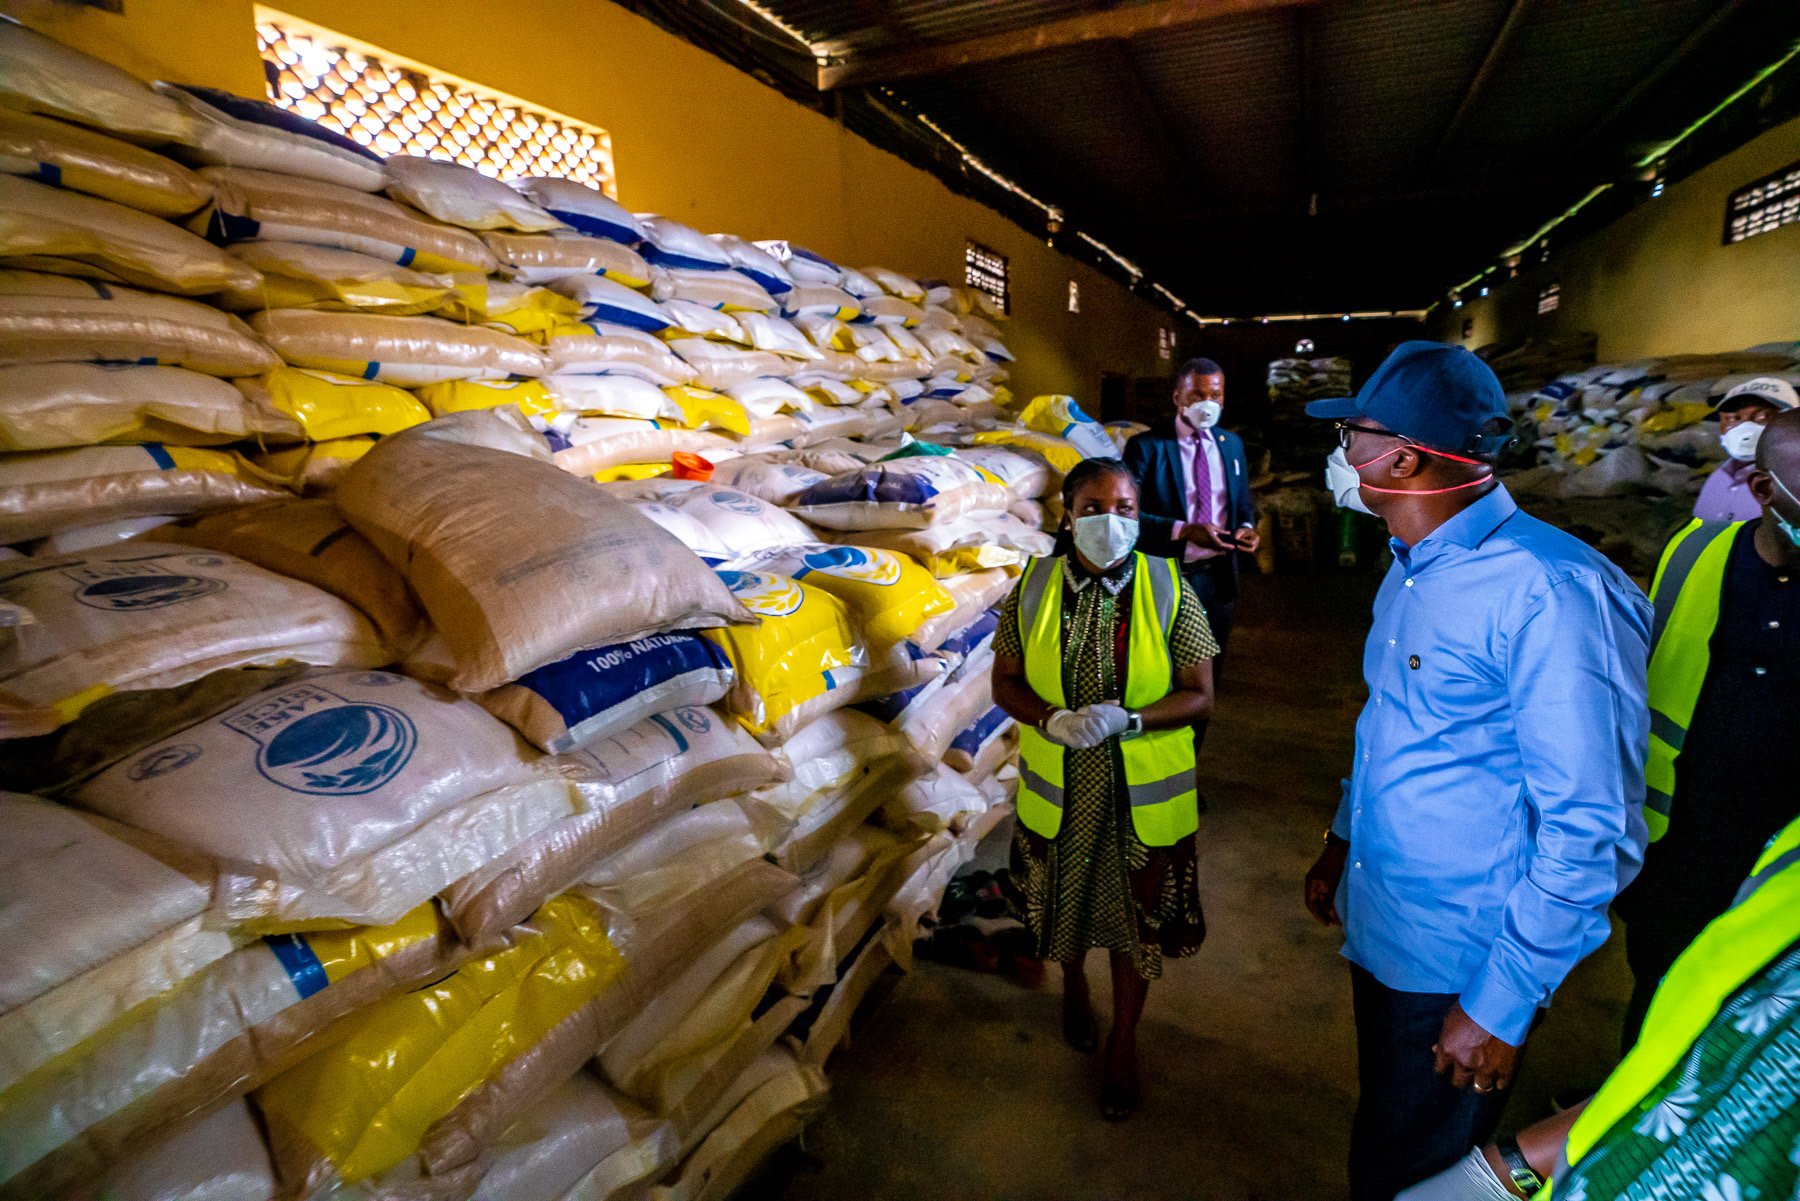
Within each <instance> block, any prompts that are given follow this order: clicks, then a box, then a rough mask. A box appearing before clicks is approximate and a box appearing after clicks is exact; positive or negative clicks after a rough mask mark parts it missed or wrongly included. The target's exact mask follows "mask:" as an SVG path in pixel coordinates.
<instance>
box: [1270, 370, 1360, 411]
mask: <svg viewBox="0 0 1800 1201" xmlns="http://www.w3.org/2000/svg"><path fill="white" fill-rule="evenodd" d="M1352 391H1354V389H1352V388H1351V386H1350V360H1349V359H1345V358H1336V357H1332V358H1322V359H1276V360H1274V361H1273V362H1271V363H1270V364H1269V399H1270V400H1272V401H1274V402H1275V406H1276V408H1278V409H1293V408H1297V407H1298V406H1300V405H1302V404H1304V403H1305V402H1307V401H1309V400H1317V399H1319V398H1320V397H1322V396H1348V395H1350V394H1351V392H1352Z"/></svg>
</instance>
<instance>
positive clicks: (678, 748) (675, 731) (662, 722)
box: [650, 713, 688, 755]
mask: <svg viewBox="0 0 1800 1201" xmlns="http://www.w3.org/2000/svg"><path fill="white" fill-rule="evenodd" d="M650 720H651V721H653V722H655V723H656V724H657V725H659V726H661V727H662V728H663V729H665V730H667V731H668V732H669V737H670V738H673V739H674V740H675V753H676V754H677V755H685V754H687V749H688V740H687V735H686V734H683V733H682V732H681V728H680V727H679V726H677V725H676V724H675V723H674V722H672V721H670V720H669V719H668V718H666V717H664V716H663V715H662V714H660V713H659V714H657V715H656V716H655V717H652V718H651V719H650Z"/></svg>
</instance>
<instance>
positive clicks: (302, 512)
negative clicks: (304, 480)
mask: <svg viewBox="0 0 1800 1201" xmlns="http://www.w3.org/2000/svg"><path fill="white" fill-rule="evenodd" d="M156 537H157V540H158V541H162V542H175V543H180V544H182V545H184V546H203V547H207V548H208V549H211V550H216V551H223V552H224V553H226V554H228V555H236V556H237V557H238V558H240V559H243V560H245V561H246V562H249V563H254V564H256V565H257V566H258V567H266V568H268V569H269V570H270V571H273V572H276V573H278V574H280V575H284V576H288V577H289V578H291V579H296V580H304V581H305V582H306V583H308V584H311V585H313V586H314V587H316V588H323V589H324V590H325V591H327V592H329V593H331V594H332V595H333V596H335V597H337V598H339V599H340V600H345V601H348V602H349V603H350V604H352V605H354V606H356V607H357V608H358V609H359V610H361V611H362V614H363V616H365V617H367V618H368V619H369V621H370V622H371V623H373V624H374V626H375V630H376V632H377V633H378V634H380V635H381V639H382V641H383V642H384V643H386V644H387V645H388V646H389V647H391V648H393V649H394V650H395V651H396V652H404V651H406V650H407V649H409V648H410V647H411V646H412V645H413V644H414V643H415V642H416V641H417V640H418V638H419V635H420V634H421V632H422V629H423V626H424V622H425V614H424V612H423V611H422V610H421V609H420V608H419V602H418V601H417V600H416V599H415V598H414V597H413V594H412V589H411V588H409V587H407V583H406V578H405V577H404V576H402V575H401V574H400V573H399V572H398V571H395V570H394V568H393V567H392V566H391V565H390V564H389V563H388V561H387V560H386V559H384V558H382V557H381V556H380V555H379V554H378V553H376V550H375V548H374V547H373V546H371V545H369V540H368V539H367V538H364V537H363V536H362V535H361V534H359V533H357V532H356V531H355V530H354V529H351V528H350V525H349V523H348V522H346V521H345V520H344V517H343V514H341V513H339V512H338V510H337V506H336V505H334V504H332V503H331V501H330V500H328V499H323V498H321V499H317V500H281V501H275V502H272V503H270V504H261V505H245V506H243V507H241V508H236V509H227V510H225V511H224V512H223V513H214V514H211V515H210V516H207V517H202V518H201V519H200V520H199V521H197V522H195V523H194V524H192V525H188V526H170V527H167V528H164V529H161V530H158V531H157V533H156Z"/></svg>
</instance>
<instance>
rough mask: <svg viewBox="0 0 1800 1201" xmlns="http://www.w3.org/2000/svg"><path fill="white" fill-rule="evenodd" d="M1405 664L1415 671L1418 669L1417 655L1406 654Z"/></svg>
mask: <svg viewBox="0 0 1800 1201" xmlns="http://www.w3.org/2000/svg"><path fill="white" fill-rule="evenodd" d="M1406 665H1407V666H1408V667H1410V668H1412V669H1413V670H1414V671H1417V670H1419V656H1417V655H1408V656H1407V657H1406Z"/></svg>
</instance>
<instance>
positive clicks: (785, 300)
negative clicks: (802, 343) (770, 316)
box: [781, 283, 862, 349]
mask: <svg viewBox="0 0 1800 1201" xmlns="http://www.w3.org/2000/svg"><path fill="white" fill-rule="evenodd" d="M781 315H782V316H783V317H786V318H788V319H789V320H794V319H797V318H814V319H818V318H824V319H828V320H836V321H852V320H854V319H856V318H857V317H860V316H861V315H862V302H861V301H859V300H858V299H856V297H854V296H852V295H850V293H848V292H846V291H844V290H843V289H842V288H835V287H832V286H830V285H829V284H811V283H806V284H802V283H797V284H795V285H794V290H793V291H792V292H789V293H788V294H787V295H786V296H784V297H782V298H781ZM821 349H823V347H821ZM840 349H841V348H840Z"/></svg>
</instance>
